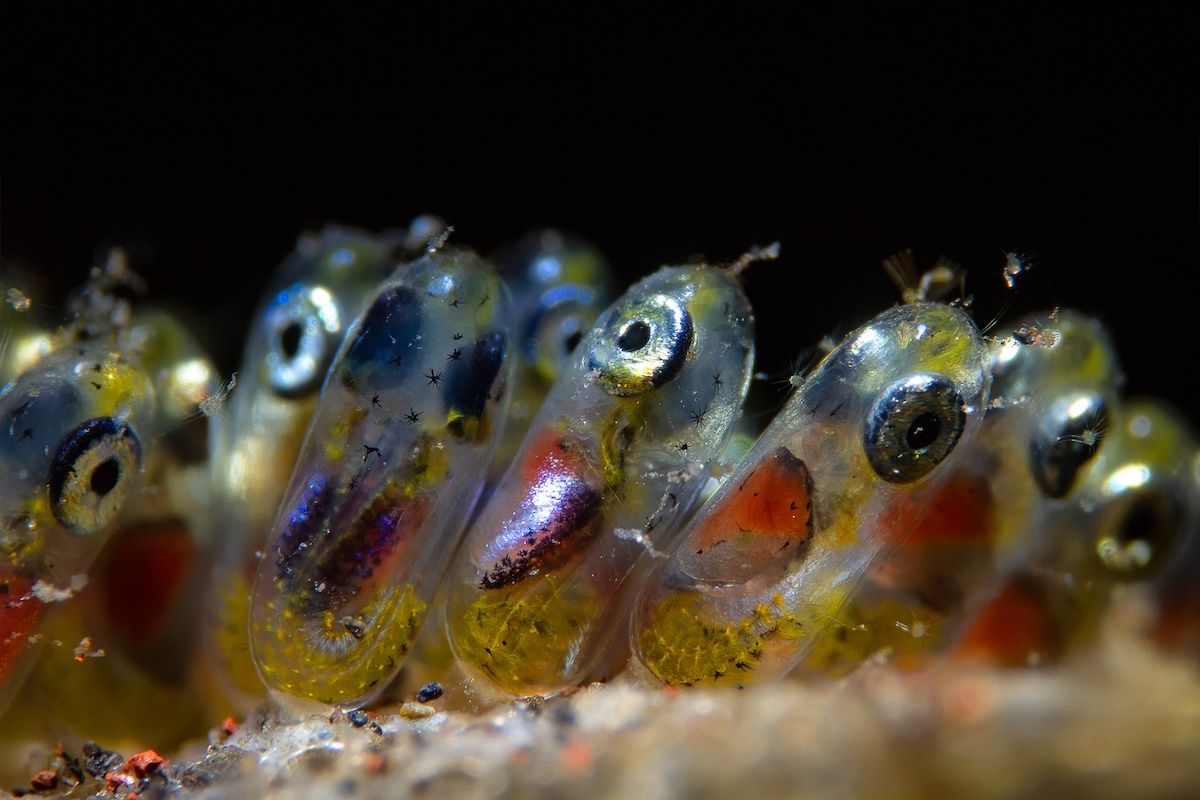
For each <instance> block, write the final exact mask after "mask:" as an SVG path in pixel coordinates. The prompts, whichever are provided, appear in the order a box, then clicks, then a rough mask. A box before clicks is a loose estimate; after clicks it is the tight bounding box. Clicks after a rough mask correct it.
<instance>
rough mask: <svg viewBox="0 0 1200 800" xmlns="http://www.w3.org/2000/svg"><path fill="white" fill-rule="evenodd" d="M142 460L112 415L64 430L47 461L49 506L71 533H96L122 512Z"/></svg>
mask: <svg viewBox="0 0 1200 800" xmlns="http://www.w3.org/2000/svg"><path fill="white" fill-rule="evenodd" d="M141 462H142V448H141V443H139V442H138V438H137V436H136V435H135V434H134V432H133V429H132V428H130V427H129V426H128V425H125V424H123V423H118V422H116V421H115V420H114V419H113V418H112V417H97V418H95V419H90V420H88V421H87V422H85V423H83V424H82V425H80V426H79V427H78V428H76V429H75V430H73V431H71V432H70V433H69V434H67V436H66V438H64V439H63V440H62V442H61V443H60V444H59V446H58V452H57V453H56V454H55V456H54V461H52V462H51V463H50V474H49V476H48V483H49V486H50V509H51V511H53V512H54V517H55V518H56V519H57V520H58V521H59V522H61V523H62V524H63V525H65V526H66V527H67V528H69V529H71V530H72V531H74V532H76V533H95V532H96V531H98V530H100V529H102V528H103V527H105V526H106V525H107V524H108V523H109V522H111V521H112V519H113V517H115V516H116V515H117V512H118V511H120V510H121V506H122V504H123V503H124V502H125V497H126V495H127V494H128V493H129V487H130V485H131V484H132V482H133V476H134V475H136V474H137V471H138V469H140V467H141Z"/></svg>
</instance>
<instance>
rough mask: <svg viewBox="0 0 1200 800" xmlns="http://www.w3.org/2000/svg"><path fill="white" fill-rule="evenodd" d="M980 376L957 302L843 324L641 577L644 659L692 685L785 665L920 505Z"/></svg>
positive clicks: (898, 537) (975, 416)
mask: <svg viewBox="0 0 1200 800" xmlns="http://www.w3.org/2000/svg"><path fill="white" fill-rule="evenodd" d="M988 383H989V377H988V373H987V368H986V348H985V346H984V343H983V342H982V340H981V338H980V336H979V333H978V331H977V330H976V328H975V326H974V324H973V323H972V322H971V320H970V319H969V318H968V317H967V316H966V315H965V314H964V313H963V312H962V311H960V310H958V309H956V308H951V307H949V306H944V305H936V304H931V303H916V304H911V305H905V306H900V307H897V308H894V309H891V310H889V311H886V312H884V313H883V314H881V315H879V316H878V317H876V318H875V320H873V321H872V322H870V323H869V324H867V325H866V326H864V327H862V328H860V329H858V330H857V331H855V332H853V333H851V334H850V335H849V336H848V337H847V338H846V340H845V341H844V342H843V343H842V344H841V345H840V346H839V347H838V348H837V349H835V350H834V351H833V352H832V353H830V354H829V355H828V356H827V357H826V358H825V359H824V360H823V361H822V362H821V363H820V364H819V365H818V366H817V368H816V369H815V370H814V371H813V372H812V373H811V374H810V375H809V376H808V377H807V378H806V379H805V380H804V381H803V383H802V384H801V385H800V387H799V389H798V390H797V391H796V393H795V394H794V395H793V397H792V398H791V400H790V401H789V402H788V404H787V405H786V406H785V408H784V409H783V411H782V412H780V414H779V415H778V416H777V417H776V418H775V420H774V421H773V422H772V423H771V425H770V426H769V427H768V428H767V430H766V431H765V432H764V433H763V434H762V436H761V437H759V440H758V442H757V443H756V444H755V445H754V447H753V448H752V449H751V450H750V452H749V453H748V454H747V455H746V456H745V458H743V459H742V461H741V463H740V465H739V466H738V467H737V468H736V469H735V470H734V472H733V474H732V475H730V477H729V478H728V479H727V480H726V482H725V483H724V484H723V485H722V486H721V488H720V489H719V490H718V491H717V492H716V494H714V495H713V497H712V498H711V499H710V500H709V501H708V502H707V503H706V504H705V505H704V507H703V508H701V509H700V511H699V513H698V514H697V516H696V517H695V518H694V519H693V520H692V521H691V522H690V523H689V524H688V526H687V528H686V529H685V530H684V531H683V534H682V536H681V539H680V542H679V544H678V545H677V546H676V547H675V549H674V550H673V552H672V554H671V556H670V558H669V559H667V560H665V561H660V562H654V563H652V564H651V567H652V568H651V569H650V570H649V571H648V572H647V573H646V574H645V575H644V576H643V581H642V583H641V587H640V593H639V596H638V598H637V601H636V603H635V606H634V612H633V622H632V632H631V636H632V643H633V647H634V650H635V652H636V654H637V657H638V658H639V659H640V661H641V663H642V664H643V665H645V666H646V667H647V668H649V670H650V672H651V673H653V674H654V675H655V676H657V677H658V678H659V679H660V680H662V681H664V682H667V683H672V684H689V685H690V684H703V683H731V684H744V683H747V682H750V681H761V680H767V679H771V678H775V677H778V676H779V675H781V674H783V673H785V672H787V671H788V670H789V669H791V668H792V667H793V666H794V665H795V664H796V663H797V662H798V661H799V660H800V659H801V658H802V657H803V656H804V654H805V652H806V651H807V649H808V648H809V647H810V646H811V645H812V643H813V642H814V641H815V640H816V637H817V636H818V634H819V633H820V631H821V630H822V628H824V627H825V626H826V624H828V623H829V622H830V620H831V619H832V618H833V617H834V615H835V614H836V613H837V612H838V610H839V609H840V608H841V607H842V605H843V604H844V603H845V602H846V600H847V599H848V598H849V597H850V596H851V594H852V593H853V591H854V590H855V588H856V587H857V585H858V584H859V582H860V581H861V580H862V579H863V577H864V576H865V575H866V574H867V573H868V571H869V569H870V568H871V567H872V566H873V565H874V564H875V563H877V562H878V560H879V559H880V558H881V556H882V555H883V554H885V553H886V552H887V551H888V550H890V549H891V548H893V547H894V546H895V545H897V544H898V543H899V542H901V541H903V539H904V538H905V537H906V536H907V535H908V534H909V532H910V531H911V530H912V529H913V527H914V526H915V525H916V524H917V522H918V521H919V520H920V518H921V516H922V515H923V514H924V513H926V511H927V510H928V507H929V503H930V502H931V501H932V499H933V498H934V497H935V496H936V494H937V492H938V490H939V489H940V487H941V485H942V483H943V481H944V480H945V478H946V477H947V476H948V475H949V474H950V472H951V471H952V470H953V468H954V466H955V464H956V463H957V462H958V460H959V459H960V458H961V457H962V449H963V447H964V446H966V445H967V444H969V442H970V441H971V439H972V438H973V436H974V435H975V432H976V430H977V429H978V427H979V423H980V421H981V419H982V417H983V408H984V405H985V403H986V396H987V387H988Z"/></svg>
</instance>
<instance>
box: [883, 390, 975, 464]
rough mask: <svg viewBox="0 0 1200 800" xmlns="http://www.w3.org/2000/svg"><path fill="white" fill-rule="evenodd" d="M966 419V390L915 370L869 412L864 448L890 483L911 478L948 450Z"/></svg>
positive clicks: (960, 431)
mask: <svg viewBox="0 0 1200 800" xmlns="http://www.w3.org/2000/svg"><path fill="white" fill-rule="evenodd" d="M966 424H967V414H966V411H965V410H964V409H963V398H962V394H961V393H960V392H959V391H958V388H957V387H955V385H954V384H953V383H951V382H950V381H949V380H947V379H946V378H943V377H941V376H940V375H914V376H912V377H910V378H905V379H904V380H902V381H900V382H899V383H896V384H894V385H893V386H892V387H891V388H890V389H888V390H887V391H886V392H885V393H884V394H883V396H882V397H881V398H880V399H879V401H878V402H876V404H875V408H874V409H872V411H871V413H870V415H869V416H868V417H867V427H866V430H865V431H864V432H863V434H864V435H863V449H864V451H865V452H866V454H867V461H868V462H870V464H871V468H872V469H874V470H875V472H876V473H877V474H878V475H879V477H881V478H883V479H884V480H885V481H888V482H889V483H911V482H913V481H915V480H917V479H918V478H921V477H923V476H924V475H926V474H928V473H929V471H930V470H932V469H933V468H934V467H936V466H937V465H938V464H940V463H942V461H943V460H944V459H945V458H946V456H948V455H950V452H951V451H952V450H954V445H955V444H957V443H958V438H959V437H960V436H961V435H962V432H963V428H964V427H965V426H966Z"/></svg>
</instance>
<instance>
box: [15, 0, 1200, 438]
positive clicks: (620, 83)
mask: <svg viewBox="0 0 1200 800" xmlns="http://www.w3.org/2000/svg"><path fill="white" fill-rule="evenodd" d="M122 13H123V16H122V15H117V14H114V12H112V11H110V10H107V9H103V10H91V11H87V12H79V14H78V15H74V16H71V17H69V18H65V19H64V18H62V15H61V13H60V12H55V11H53V10H51V11H47V12H30V11H16V12H13V11H6V12H5V17H6V22H5V24H4V25H3V26H0V27H2V28H3V33H0V45H2V46H3V50H4V55H3V58H4V64H3V67H4V76H5V77H4V81H3V83H4V89H3V91H4V95H5V96H4V98H3V99H4V104H3V106H4V112H3V119H4V122H3V125H4V133H3V140H4V146H3V154H4V164H3V173H2V175H0V258H2V261H0V269H3V270H4V271H5V273H6V275H5V279H6V280H7V278H8V275H9V274H12V275H13V276H15V277H18V278H19V277H20V275H21V274H22V273H25V272H31V273H34V274H37V275H41V276H44V277H45V278H47V281H46V282H45V283H44V286H45V287H46V288H45V289H43V290H41V292H42V293H41V295H40V296H38V297H37V298H36V299H37V300H38V301H39V302H43V303H47V304H56V303H58V302H59V301H60V300H61V297H62V295H63V294H64V293H65V292H66V291H68V289H69V287H70V286H72V285H73V284H76V283H78V282H79V281H80V280H81V279H82V277H83V275H84V271H85V269H86V267H87V266H88V265H89V264H90V263H92V261H93V260H94V258H95V256H96V254H97V252H99V251H100V250H101V249H102V248H103V247H104V246H105V245H107V244H111V243H119V244H123V245H125V246H127V247H128V248H130V250H131V252H132V256H133V260H134V264H135V267H136V268H137V269H138V270H139V271H140V272H142V273H143V274H144V275H145V276H146V277H147V278H148V279H149V281H150V286H151V294H152V296H153V297H154V299H155V300H157V301H159V302H163V303H166V304H168V305H172V306H174V307H176V308H180V309H182V310H183V311H184V313H185V314H188V315H189V317H190V318H191V320H192V321H193V323H194V324H196V325H197V326H198V327H200V328H201V329H202V331H203V335H204V337H205V339H206V340H207V341H209V342H211V344H212V346H213V348H214V350H215V352H216V354H217V355H218V357H219V359H220V361H221V363H222V366H223V368H224V370H225V371H226V372H228V371H232V370H233V369H235V368H236V363H237V359H238V355H239V351H240V336H241V334H242V332H243V330H244V328H245V325H246V323H247V318H248V316H249V313H250V310H251V308H252V307H253V305H254V304H255V303H256V302H257V300H258V291H259V288H260V286H261V284H262V283H263V281H264V280H265V279H266V277H267V276H268V274H269V273H270V272H271V270H272V269H274V267H275V266H276V265H277V264H278V262H279V261H280V260H281V259H282V258H283V256H284V255H286V253H287V252H288V251H289V250H290V249H291V247H292V245H293V243H294V241H295V237H296V235H297V233H299V232H300V231H301V230H304V229H311V228H318V227H320V226H321V225H322V224H323V223H324V222H325V221H328V220H333V221H338V222H342V223H347V224H355V225H359V226H363V227H367V228H371V229H380V228H384V227H389V226H395V225H403V224H405V223H407V221H408V220H409V219H410V218H411V217H413V216H414V215H416V214H419V213H422V212H434V213H437V214H440V215H442V216H444V217H446V218H447V219H448V220H449V221H450V222H451V223H452V224H453V225H454V226H455V228H456V232H455V235H454V240H453V241H455V242H457V243H459V244H469V245H472V246H474V247H476V248H477V249H479V250H481V251H483V252H493V251H494V250H495V249H496V248H498V247H500V246H502V245H504V244H506V243H508V242H511V241H512V240H514V239H516V238H517V237H519V236H520V235H521V234H523V233H526V232H528V231H530V230H532V229H534V228H537V227H541V226H557V227H560V228H562V229H565V230H568V231H572V232H575V233H578V234H580V235H583V236H585V237H587V238H589V239H591V240H592V241H594V242H595V243H596V244H598V245H599V246H600V247H601V249H602V250H604V252H605V253H606V254H607V255H608V256H609V257H610V259H611V260H612V262H613V264H614V265H615V267H616V268H617V270H618V271H619V273H620V274H621V276H622V278H623V279H624V280H626V281H628V280H632V279H634V278H636V277H640V276H641V275H643V274H645V273H647V272H649V271H652V270H653V269H654V268H656V267H657V266H659V265H661V264H665V263H679V262H681V261H683V260H686V259H688V258H689V257H691V256H693V255H695V254H703V255H705V256H706V257H708V258H709V259H713V260H732V259H734V258H736V257H737V255H738V254H739V253H741V252H743V251H744V250H746V249H747V248H748V247H750V246H751V245H755V244H758V245H765V244H768V243H769V242H771V241H774V240H779V241H780V242H781V243H782V247H783V251H782V252H783V257H782V258H781V260H780V261H778V262H776V263H773V264H771V263H767V264H760V265H757V266H755V267H754V268H752V269H751V271H750V272H749V273H748V277H747V284H748V291H749V293H750V295H751V299H752V301H753V302H754V303H755V308H756V311H757V316H758V321H759V334H758V338H759V342H760V360H759V365H758V369H759V370H761V371H764V372H768V373H772V374H778V375H786V373H787V371H788V369H789V365H790V363H791V362H792V360H793V359H794V358H795V357H796V356H797V355H798V354H800V353H801V352H802V351H803V350H804V349H805V348H807V347H810V346H811V345H812V344H814V343H815V342H816V341H817V340H818V339H819V338H820V337H821V336H823V335H824V334H826V333H831V332H835V331H845V330H848V329H849V328H851V327H854V326H856V325H858V324H860V323H861V322H863V321H865V320H866V319H867V318H869V317H870V316H871V315H873V314H874V313H877V312H878V311H880V310H882V308H884V307H885V306H887V305H890V304H891V303H893V302H895V300H896V299H897V295H896V292H895V289H894V288H893V287H892V285H891V284H890V282H889V281H888V280H887V278H886V277H885V276H884V274H883V272H882V270H881V269H880V266H879V262H880V260H881V259H882V258H883V257H884V256H886V255H888V254H890V253H892V252H895V251H897V250H899V249H901V248H904V247H912V248H913V249H914V251H915V253H916V256H917V258H918V260H919V262H920V263H921V264H922V265H926V266H927V265H929V264H930V263H932V261H933V260H934V259H935V258H936V257H937V256H939V255H942V254H945V255H947V256H949V257H951V258H954V259H955V260H957V261H959V262H960V263H961V264H963V265H964V266H965V267H966V268H967V269H968V271H969V279H968V287H967V288H968V290H969V291H971V292H972V293H974V294H975V295H976V304H975V308H976V315H977V318H978V320H979V321H980V322H981V323H983V322H987V321H988V320H990V319H992V318H993V317H994V316H996V315H997V314H1000V313H1001V312H1002V311H1003V310H1004V309H1005V308H1006V307H1007V306H1009V305H1011V310H1010V311H1009V312H1008V316H1009V317H1011V316H1013V315H1015V314H1017V313H1018V312H1021V311H1029V310H1038V309H1045V308H1048V307H1051V306H1054V305H1064V306H1066V305H1070V306H1074V307H1078V308H1081V309H1083V310H1086V311H1089V312H1092V313H1095V314H1097V315H1099V316H1100V317H1101V318H1103V320H1104V321H1105V322H1106V323H1107V324H1108V325H1109V326H1110V327H1111V328H1112V330H1113V331H1114V335H1115V337H1116V340H1117V343H1118V345H1119V347H1120V349H1121V352H1122V355H1123V359H1124V361H1125V364H1126V368H1127V373H1128V377H1129V384H1128V385H1129V389H1130V391H1131V392H1136V393H1155V394H1160V395H1165V396H1167V397H1169V398H1171V399H1172V400H1174V401H1175V402H1176V403H1178V404H1180V405H1182V406H1183V407H1184V408H1185V411H1186V413H1188V415H1189V416H1191V417H1192V419H1193V420H1198V416H1200V415H1197V413H1196V411H1195V405H1194V401H1193V399H1192V398H1193V397H1194V395H1193V391H1192V386H1193V384H1194V383H1195V381H1194V379H1193V378H1192V375H1193V374H1194V372H1195V368H1194V364H1195V362H1196V356H1195V350H1196V340H1195V336H1194V332H1193V331H1194V326H1193V325H1192V324H1191V320H1192V317H1193V315H1195V314H1196V313H1197V302H1196V294H1195V293H1194V292H1193V291H1192V289H1191V286H1192V282H1193V281H1194V280H1195V277H1194V276H1195V274H1196V267H1197V265H1198V264H1200V259H1198V258H1197V256H1198V255H1200V252H1198V251H1200V248H1198V244H1200V237H1198V236H1197V234H1198V230H1200V229H1198V224H1197V221H1198V204H1197V185H1198V176H1200V164H1198V153H1200V140H1198V139H1197V127H1196V125H1195V110H1194V109H1195V106H1196V101H1195V98H1196V97H1200V87H1198V86H1197V85H1196V84H1197V78H1196V75H1197V74H1200V73H1198V70H1197V68H1196V64H1195V63H1194V59H1192V58H1191V57H1190V53H1189V51H1191V50H1194V49H1195V47H1194V42H1195V41H1197V40H1198V39H1197V37H1198V36H1200V31H1197V26H1196V24H1195V21H1194V19H1193V15H1192V14H1191V13H1190V12H1187V11H1184V10H1178V11H1175V10H1169V9H1168V8H1167V7H1166V6H1163V7H1162V8H1159V7H1157V6H1144V5H1143V6H1142V7H1140V8H1138V9H1132V8H1126V7H1123V6H1121V5H1118V4H1115V3H1114V4H1105V3H1093V4H1090V5H1089V6H1088V10H1087V11H1086V12H1076V13H1070V14H1068V13H1066V12H1057V11H1050V10H1045V9H1038V8H1034V7H1030V8H1028V9H1023V8H1021V7H1020V6H1017V5H1013V4H1004V5H1002V6H1001V5H998V4H997V5H978V6H976V7H974V8H972V9H970V10H958V9H949V8H947V9H938V8H936V7H934V6H924V5H922V6H921V7H920V8H919V9H918V8H910V7H891V8H889V9H888V10H886V11H880V10H877V9H875V8H874V7H873V6H868V5H865V4H861V3H838V4H809V5H807V6H805V8H804V10H802V11H793V12H789V15H787V16H782V15H780V13H779V12H778V11H766V10H764V9H760V8H756V7H753V6H749V5H739V6H737V7H728V6H727V7H724V8H723V9H722V10H721V12H720V13H709V12H697V11H696V10H695V9H694V7H691V6H668V5H655V6H652V7H651V6H644V5H635V4H609V5H605V6H602V7H597V8H594V9H587V10H581V9H580V8H576V7H572V10H569V11H564V10H562V9H561V8H559V9H557V10H547V9H540V8H536V7H529V6H522V7H520V9H513V8H501V7H490V10H488V11H486V12H481V11H478V10H474V9H459V10H456V9H447V8H444V7H440V8H438V9H430V8H413V7H408V8H394V9H392V11H390V12H387V13H372V14H367V13H362V12H348V11H344V12H343V11H328V12H321V13H307V14H304V15H300V16H298V13H299V12H298V11H297V10H296V9H295V8H292V7H284V6H280V7H278V8H276V9H274V10H273V11H258V12H255V15H254V16H250V15H248V14H247V13H246V12H239V13H238V14H237V15H236V16H229V17H222V18H217V17H214V16H213V15H212V14H211V13H204V14H201V13H199V12H198V11H197V10H194V9H189V10H181V9H174V10H172V11H170V12H156V13H155V14H152V15H151V14H134V13H130V12H122ZM56 14H58V16H55V15H56ZM184 14H187V15H190V16H181V15H184ZM1008 250H1015V251H1018V252H1021V253H1023V254H1026V255H1027V256H1028V258H1029V259H1030V260H1031V261H1032V263H1033V269H1032V271H1031V272H1030V273H1028V274H1027V275H1025V276H1022V277H1021V278H1020V279H1019V282H1018V291H1017V292H1016V293H1012V292H1008V291H1006V290H1005V289H1004V287H1003V283H1002V280H1001V277H1000V272H999V270H1000V267H1001V266H1002V264H1003V262H1004V252H1005V251H1008ZM1004 330H1005V328H1004V326H1003V325H1001V326H1000V328H999V329H998V332H1003V331H1004Z"/></svg>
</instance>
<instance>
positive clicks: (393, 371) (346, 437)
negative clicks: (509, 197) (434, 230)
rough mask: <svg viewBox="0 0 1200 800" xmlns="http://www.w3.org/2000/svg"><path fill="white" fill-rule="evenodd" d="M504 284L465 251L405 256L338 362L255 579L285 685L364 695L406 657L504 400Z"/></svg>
mask: <svg viewBox="0 0 1200 800" xmlns="http://www.w3.org/2000/svg"><path fill="white" fill-rule="evenodd" d="M510 313H511V309H510V305H509V298H508V290H507V288H506V287H505V286H504V285H503V284H502V283H501V282H500V280H499V279H498V278H497V277H496V275H495V273H494V272H493V270H492V269H491V268H490V266H488V265H486V264H485V263H484V262H482V261H480V260H479V259H478V258H477V257H476V256H475V255H474V254H472V253H470V252H467V251H454V250H446V251H441V252H438V253H434V254H431V255H427V256H425V257H423V258H421V259H419V260H417V261H414V262H412V263H411V264H408V265H405V266H404V267H401V268H400V269H398V270H397V271H396V273H395V274H394V275H393V277H392V278H390V279H389V280H388V281H386V282H385V283H384V284H383V285H382V287H380V288H379V289H378V290H377V291H376V292H375V294H374V296H373V299H372V300H371V301H370V302H369V303H368V304H367V307H366V310H365V311H364V312H363V314H362V316H361V317H360V318H359V319H358V320H357V321H356V322H355V324H354V327H353V328H352V329H351V330H350V332H349V334H348V337H347V340H346V342H345V344H344V345H343V347H342V349H341V351H340V352H339V353H338V356H337V358H336V359H335V360H334V363H333V365H332V367H331V368H330V371H329V377H328V380H327V382H326V385H325V387H324V389H323V390H322V393H321V398H320V401H319V402H318V405H317V409H316V411H315V412H314V415H313V421H312V425H311V427H310V428H309V432H308V435H307V436H306V438H305V442H304V445H303V447H302V449H301V453H300V457H299V460H298V462H297V466H296V471H295V474H294V476H293V478H292V481H291V483H290V485H289V487H288V489H287V491H286V492H285V493H284V500H283V503H282V505H281V507H280V511H279V516H278V518H277V519H276V521H275V523H274V524H273V526H272V528H271V535H270V540H269V543H268V544H267V546H266V548H265V552H264V555H263V559H262V563H261V564H260V566H259V571H258V577H257V580H256V582H255V587H254V594H253V598H252V607H251V615H250V641H251V645H252V648H253V655H254V660H255V664H256V666H257V667H258V671H259V674H260V675H261V676H262V679H263V681H264V682H265V683H266V684H267V686H268V687H269V688H270V689H272V690H273V692H274V693H275V694H276V695H282V696H292V697H298V698H303V699H307V700H315V701H318V702H322V703H334V704H339V705H343V706H351V705H357V704H361V703H365V702H367V701H368V700H369V699H370V698H372V697H373V696H374V695H375V694H377V693H378V692H379V691H381V690H382V689H383V688H384V686H385V685H386V684H387V682H388V681H390V680H391V679H392V678H393V677H394V676H395V674H396V672H397V671H398V670H399V669H400V665H401V662H402V660H403V658H404V656H405V653H406V652H407V651H408V649H409V647H410V646H411V644H412V641H413V639H414V637H415V636H416V634H417V631H418V630H419V629H420V627H421V625H422V623H423V621H424V619H425V614H426V612H427V610H428V604H429V600H430V597H431V596H432V594H433V592H434V590H435V589H436V587H437V584H438V581H439V579H440V578H441V576H442V573H443V571H444V569H445V565H446V562H447V560H448V559H449V558H450V556H451V554H452V553H453V551H454V548H455V546H456V545H457V543H458V540H459V536H460V533H461V531H462V529H463V527H464V526H465V525H466V522H467V518H468V517H469V515H470V513H471V510H472V507H473V505H474V503H475V501H476V499H477V497H478V494H479V491H480V488H481V486H482V484H483V481H484V479H485V477H486V470H487V466H488V463H489V461H490V459H491V456H492V454H493V452H494V450H495V447H496V442H497V441H498V437H499V435H500V433H501V430H500V428H501V425H502V423H503V420H504V415H505V413H506V411H507V407H506V405H507V386H508V384H509V382H510V379H511V370H512V359H510V358H509V341H510V340H509V335H510V334H509V330H508V325H509V317H510Z"/></svg>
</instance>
